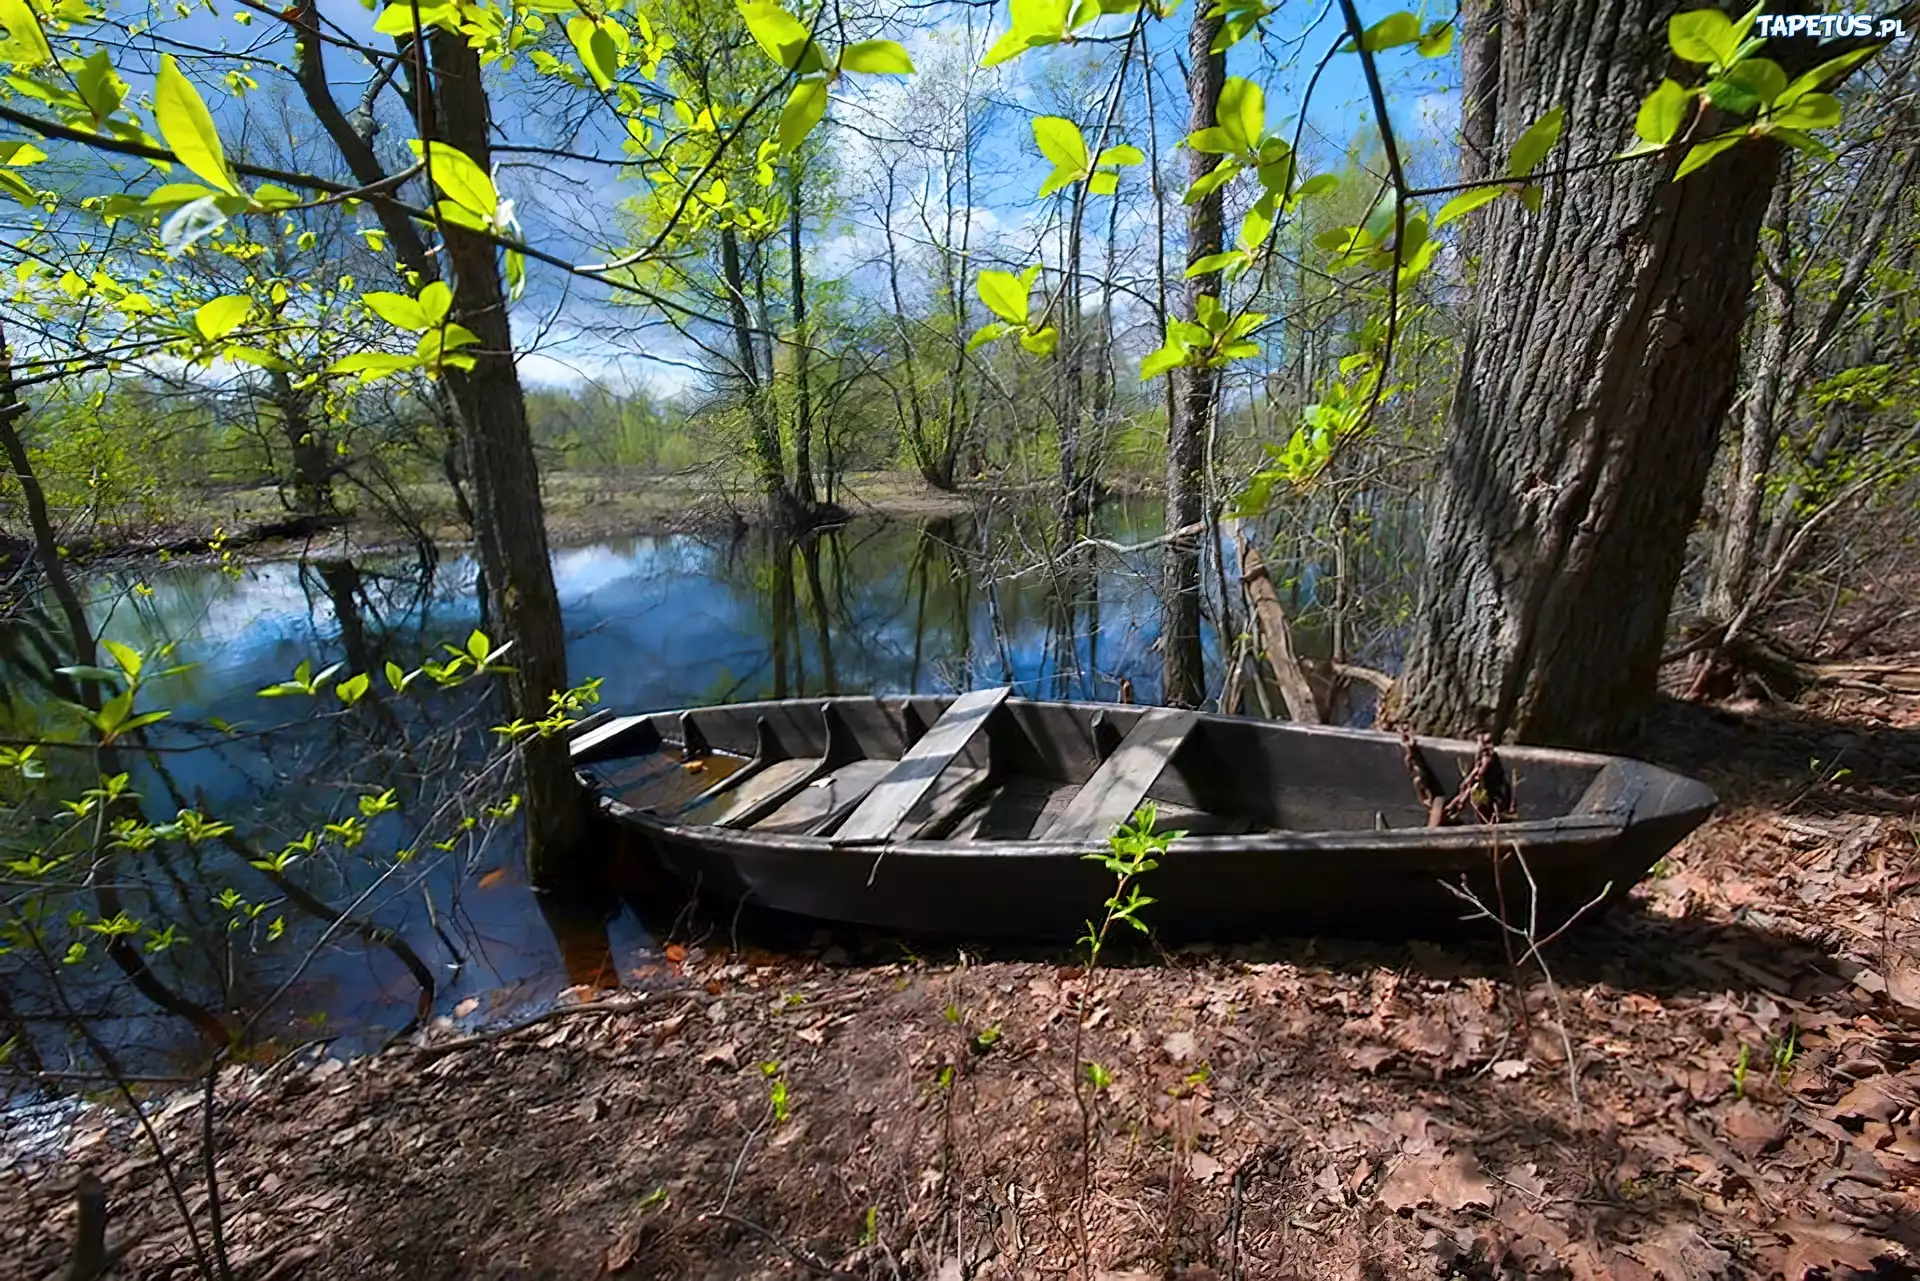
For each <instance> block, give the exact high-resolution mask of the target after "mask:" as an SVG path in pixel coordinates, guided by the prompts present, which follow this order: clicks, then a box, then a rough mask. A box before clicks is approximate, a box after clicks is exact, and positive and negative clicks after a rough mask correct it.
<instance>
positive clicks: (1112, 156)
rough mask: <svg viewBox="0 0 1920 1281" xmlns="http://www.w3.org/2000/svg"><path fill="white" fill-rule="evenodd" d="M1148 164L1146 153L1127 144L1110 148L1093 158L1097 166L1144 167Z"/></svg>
mask: <svg viewBox="0 0 1920 1281" xmlns="http://www.w3.org/2000/svg"><path fill="white" fill-rule="evenodd" d="M1146 162H1147V156H1146V153H1145V152H1143V151H1141V150H1140V148H1138V147H1136V146H1134V145H1133V144H1132V143H1126V142H1123V143H1121V144H1120V145H1119V146H1117V147H1108V148H1107V149H1106V150H1105V151H1102V152H1101V153H1100V154H1099V155H1097V156H1095V157H1094V158H1093V163H1094V164H1096V165H1143V164H1145V163H1146Z"/></svg>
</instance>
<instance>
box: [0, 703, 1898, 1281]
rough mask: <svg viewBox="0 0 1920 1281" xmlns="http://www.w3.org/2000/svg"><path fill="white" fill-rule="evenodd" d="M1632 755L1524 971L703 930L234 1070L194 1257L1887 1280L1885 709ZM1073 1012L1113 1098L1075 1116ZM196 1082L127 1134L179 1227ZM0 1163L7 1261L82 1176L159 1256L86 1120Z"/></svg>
mask: <svg viewBox="0 0 1920 1281" xmlns="http://www.w3.org/2000/svg"><path fill="white" fill-rule="evenodd" d="M1639 752H1640V754H1642V755H1645V756H1648V757H1651V758H1653V759H1656V760H1658V761H1661V762H1663V763H1666V764H1669V765H1672V766H1675V767H1678V768H1680V769H1683V770H1686V771H1688V772H1690V773H1692V774H1695V775H1696V776H1698V777H1701V778H1703V779H1704V780H1706V781H1707V782H1709V783H1710V784H1711V785H1712V786H1714V787H1715V788H1716V789H1717V790H1718V792H1719V794H1720V797H1721V799H1722V807H1721V810H1720V812H1719V813H1718V814H1717V815H1716V816H1715V817H1714V818H1713V819H1712V820H1710V821H1709V822H1708V823H1707V824H1706V825H1705V826H1704V827H1703V828H1702V829H1701V830H1700V831H1699V832H1697V833H1696V834H1694V835H1693V836H1692V837H1690V838H1689V839H1688V840H1687V841H1686V842H1685V843H1684V844H1682V845H1681V846H1680V847H1679V848H1678V849H1677V850H1676V851H1675V852H1674V853H1673V855H1672V856H1671V857H1670V858H1668V859H1667V860H1666V862H1665V863H1664V864H1663V865H1662V866H1661V867H1660V868H1659V869H1657V872H1658V874H1657V875H1656V876H1654V877H1653V878H1650V879H1649V880H1648V881H1647V882H1645V883H1644V884H1642V885H1641V886H1640V887H1638V888H1637V889H1636V890H1635V891H1634V893H1633V896H1632V898H1631V900H1630V902H1628V903H1626V904H1623V905H1622V906H1621V907H1620V908H1619V909H1617V910H1616V911H1614V912H1613V913H1612V914H1610V915H1608V916H1606V917H1604V918H1602V919H1600V920H1598V921H1595V922H1590V923H1588V924H1586V925H1584V926H1583V927H1581V928H1579V929H1576V930H1575V931H1573V932H1571V933H1570V934H1568V935H1567V936H1566V937H1565V938H1564V939H1562V940H1560V941H1559V942H1558V943H1556V944H1555V945H1554V946H1553V947H1552V948H1551V950H1550V951H1549V953H1548V956H1549V963H1550V965H1551V971H1552V982H1551V983H1549V982H1548V981H1547V980H1546V979H1545V978H1543V977H1542V976H1541V975H1540V974H1539V973H1538V972H1537V971H1536V972H1533V973H1530V974H1529V975H1527V976H1526V977H1525V979H1524V980H1523V981H1522V982H1520V983H1519V984H1518V985H1517V987H1516V983H1515V981H1514V978H1513V975H1512V972H1511V971H1510V970H1509V968H1508V966H1507V963H1506V961H1505V959H1504V957H1503V956H1502V955H1501V954H1500V952H1499V951H1498V950H1497V949H1494V948H1482V949H1472V948H1469V949H1465V950H1460V949H1443V948H1439V947H1434V946H1427V945H1420V944H1414V945H1408V946H1398V947H1392V946H1366V945H1352V944H1333V943H1328V942H1326V941H1320V942H1298V943H1280V944H1273V945H1264V946H1256V947H1235V948H1231V949H1218V948H1210V947H1200V948H1188V949H1184V950H1180V951H1177V952H1174V953H1172V954H1170V955H1169V954H1162V955H1157V956H1156V955H1154V954H1152V953H1151V952H1149V953H1146V954H1143V955H1141V956H1139V957H1134V958H1130V959H1128V960H1126V961H1125V962H1123V963H1120V964H1117V965H1115V966H1113V967H1111V968H1105V969H1102V970H1101V971H1100V972H1098V973H1097V974H1096V975H1095V976H1094V977H1093V979H1092V982H1091V988H1090V991H1088V989H1086V988H1084V987H1083V980H1082V978H1081V977H1080V976H1079V975H1078V974H1077V972H1076V971H1074V970H1072V969H1071V968H1067V967H1065V966H1064V965H1063V964H1062V962H1061V959H1060V958H1058V957H1055V958H1052V959H1034V958H1033V957H1032V956H1031V955H1029V956H1026V957H1020V956H994V955H992V954H985V955H978V954H977V955H970V956H963V955H957V954H955V953H954V952H952V951H948V952H947V953H946V954H945V956H944V957H936V956H933V955H928V956H926V957H914V956H912V955H909V954H907V953H905V951H904V949H903V948H901V947H900V946H899V945H898V944H888V943H886V942H884V941H880V940H868V941H865V942H862V941H858V940H850V939H844V938H843V939H841V940H839V941H834V942H831V943H829V941H828V940H826V939H816V940H815V942H816V944H817V945H818V946H816V947H814V948H812V949H809V950H806V951H803V952H802V953H801V954H800V955H796V956H787V957H773V956H766V955H755V954H752V953H743V954H729V952H728V951H727V950H726V949H725V948H724V947H722V946H719V944H720V943H721V942H723V941H724V940H725V939H726V937H727V933H726V929H725V926H724V925H722V926H721V927H720V928H719V929H717V930H714V931H712V932H711V933H709V934H708V935H706V936H704V937H702V936H699V935H695V936H693V937H689V938H687V939H685V940H683V941H681V942H676V943H673V944H671V945H669V946H668V947H666V948H665V949H664V951H663V952H662V953H661V955H660V956H659V959H658V961H657V963H655V964H652V965H650V966H649V967H648V969H647V971H646V972H642V973H636V974H633V975H623V976H621V981H622V982H623V984H625V986H626V990H625V991H622V992H619V993H615V994H611V995H603V996H601V997H599V998H596V999H590V1000H587V1001H586V1002H584V1003H582V1004H579V1005H575V1006H567V1007H562V1008H561V1009H559V1010H557V1011H554V1012H552V1013H551V1014H550V1015H548V1016H545V1017H544V1018H543V1019H542V1020H541V1021H539V1022H537V1023H535V1024H533V1025H532V1026H527V1027H520V1028H511V1027H510V1028H505V1029H495V1030H492V1031H481V1032H479V1033H472V1032H470V1031H468V1030H467V1029H463V1028H458V1027H454V1026H452V1025H451V1024H450V1022H449V1021H448V1020H446V1019H442V1020H439V1022H438V1023H437V1024H436V1025H435V1026H434V1027H432V1028H429V1029H427V1030H426V1031H425V1032H424V1033H423V1034H422V1037H421V1039H420V1040H419V1041H418V1042H417V1043H415V1044H408V1045H403V1046H399V1047H395V1048H391V1049H389V1050H388V1051H386V1052H384V1053H382V1054H379V1055H377V1056H373V1057H369V1058H366V1059H362V1060H359V1061H356V1062H349V1063H342V1062H340V1061H338V1060H324V1061H320V1062H317V1063H311V1062H300V1063H297V1064H293V1065H286V1066H282V1067H281V1068H280V1069H279V1070H277V1071H273V1072H271V1073H270V1074H269V1075H267V1076H266V1077H264V1078H260V1077H246V1078H243V1077H242V1076H241V1075H240V1074H238V1073H235V1074H233V1075H232V1076H231V1077H230V1079H229V1080H228V1081H227V1082H226V1083H224V1085H223V1087H222V1089H221V1091H220V1094H219V1096H218V1097H219V1103H218V1105H217V1108H216V1114H217V1115H216V1132H217V1134H218V1136H219V1143H220V1157H219V1161H218V1170H219V1187H220V1189H221V1196H222V1199H223V1203H224V1212H225V1235H226V1242H227V1248H228V1249H229V1251H230V1252H231V1255H232V1259H233V1265H234V1266H233V1274H234V1276H236V1277H238V1278H241V1279H242V1281H263V1279H265V1278H288V1277H297V1276H312V1277H349V1276H351V1277H393V1278H407V1279H408V1281H420V1279H426V1278H441V1277H445V1278H455V1277H576V1278H591V1277H599V1276H619V1277H636V1278H643V1277H644V1278H653V1277H658V1278H668V1277H674V1278H680V1277H685V1278H714V1279H716V1281H718V1279H719V1278H734V1277H755V1278H761V1277H764V1278H774V1277H801V1276H817V1277H841V1278H893V1277H921V1278H936V1279H938V1281H952V1279H958V1278H1029V1277H1060V1278H1065V1277H1069V1276H1080V1275H1083V1273H1082V1272H1081V1266H1080V1259H1081V1255H1082V1248H1083V1247H1082V1235H1081V1233H1082V1229H1081V1227H1080V1224H1081V1222H1082V1216H1084V1224H1085V1228H1084V1231H1085V1240H1086V1242H1087V1243H1088V1245H1087V1247H1086V1248H1087V1249H1088V1250H1089V1251H1090V1254H1091V1257H1092V1259H1093V1260H1094V1262H1095V1272H1096V1275H1099V1276H1105V1277H1107V1278H1110V1279H1113V1281H1117V1279H1118V1278H1152V1277H1161V1278H1183V1279H1184V1281H1205V1279H1208V1278H1214V1279H1218V1278H1232V1277H1246V1278H1284V1277H1298V1278H1346V1277H1354V1278H1386V1277H1414V1276H1427V1277H1431V1276H1459V1277H1513V1278H1519V1277H1566V1278H1616V1279H1618V1281H1642V1279H1647V1278H1656V1277H1664V1278H1667V1279H1668V1281H1680V1279H1682V1278H1688V1279H1691V1278H1769V1277H1775V1276H1784V1277H1787V1278H1791V1279H1792V1281H1805V1279H1806V1278H1844V1277H1860V1276H1876V1277H1882V1278H1884V1277H1894V1276H1905V1277H1911V1276H1916V1275H1920V1268H1916V1262H1915V1261H1916V1260H1920V820H1917V819H1916V814H1920V699H1915V698H1913V697H1911V696H1902V695H1894V694H1876V693H1872V692H1868V691H1864V690H1842V691H1838V692H1835V691H1831V690H1828V691H1822V692H1819V693H1818V694H1816V695H1815V696H1813V697H1812V698H1811V699H1809V700H1807V701H1804V702H1802V703H1801V704H1799V705H1797V706H1786V707H1781V706H1774V707H1760V706H1754V705H1747V706H1737V707H1725V708H1706V707H1700V706H1693V705H1687V704H1677V703H1670V704H1667V705H1665V706H1664V708H1663V709H1662V711H1661V712H1660V714H1659V718H1658V720H1657V723H1656V724H1655V725H1654V726H1653V728H1652V730H1651V731H1650V733H1649V734H1648V736H1647V738H1646V739H1645V741H1644V742H1643V743H1642V744H1641V745H1640V747H1639ZM1083 991H1088V994H1087V995H1086V996H1085V997H1084V998H1082V997H1081V996H1080V995H1079V994H1080V993H1082V992H1083ZM1082 1001H1084V1004H1082V1003H1081V1002H1082ZM1076 1010H1084V1012H1085V1018H1086V1031H1085V1038H1086V1039H1085V1045H1084V1048H1083V1050H1082V1056H1083V1058H1084V1059H1085V1060H1087V1061H1090V1062H1093V1063H1098V1064H1100V1065H1102V1066H1103V1067H1104V1068H1105V1069H1106V1071H1107V1072H1109V1073H1110V1074H1111V1078H1112V1080H1111V1084H1110V1085H1108V1086H1107V1087H1106V1088H1105V1089H1104V1090H1101V1091H1099V1092H1098V1094H1097V1096H1092V1102H1091V1112H1090V1113H1089V1119H1088V1120H1087V1121H1086V1122H1085V1129H1084V1131H1083V1118H1082V1114H1081V1112H1080V1109H1079V1106H1078V1104H1077V1102H1076V1094H1075V1090H1074V1088H1073V1084H1072V1082H1073V1071H1072V1068H1073V1062H1072V1054H1073V1051H1072V1045H1073V1038H1074V1030H1073V1029H1074V1022H1075V1017H1076ZM1569 1056H1571V1057H1569ZM198 1100H199V1093H198V1091H194V1090H189V1091H186V1092H184V1093H183V1094H181V1095H180V1096H179V1097H178V1098H176V1099H174V1100H173V1101H171V1102H168V1103H167V1104H166V1105H165V1106H164V1108H163V1109H162V1111H161V1116H160V1120H159V1122H158V1127H157V1128H158V1132H159V1133H160V1134H161V1135H162V1136H164V1137H165V1139H166V1140H167V1141H168V1142H169V1144H170V1145H172V1146H173V1147H174V1159H175V1160H176V1161H178V1162H180V1165H179V1166H178V1170H177V1172H178V1175H179V1177H180V1179H181V1180H182V1183H183V1185H184V1186H183V1195H184V1198H185V1201H186V1203H187V1204H188V1205H189V1206H191V1207H192V1208H193V1210H194V1211H195V1213H196V1216H197V1217H198V1218H199V1219H200V1221H201V1222H202V1224H204V1222H205V1211H206V1208H207V1194H206V1191H205V1183H204V1178H203V1175H202V1173H201V1171H200V1170H199V1168H198V1166H197V1164H196V1162H197V1157H196V1156H195V1155H194V1154H195V1152H196V1147H195V1145H196V1144H197V1142H198V1139H199V1135H200V1133H201V1129H200V1127H201V1125H202V1117H201V1116H200V1112H199V1106H200V1105H199V1102H198ZM1083 1133H1084V1136H1085V1137H1084V1138H1083ZM1083 1160H1084V1161H1085V1162H1086V1165H1085V1167H1084V1168H1085V1170H1086V1173H1084V1174H1083V1164H1082V1163H1083ZM0 1167H4V1168H0V1204H4V1205H6V1206H7V1207H8V1212H7V1213H6V1214H5V1215H3V1216H0V1260H10V1261H11V1262H0V1273H4V1274H5V1275H6V1276H7V1277H9V1278H11V1277H14V1276H25V1277H30V1278H36V1279H37V1278H39V1277H42V1276H45V1275H47V1274H49V1273H51V1272H53V1271H55V1270H56V1268H57V1265H58V1263H59V1260H60V1258H61V1256H62V1252H63V1251H64V1250H65V1249H66V1248H67V1243H68V1242H70V1241H71V1240H72V1239H73V1234H74V1231H75V1208H74V1200H73V1196H72V1188H73V1186H74V1182H73V1181H74V1178H75V1176H76V1173H77V1172H78V1171H82V1170H85V1171H90V1172H92V1173H94V1174H95V1175H97V1176H98V1177H99V1178H101V1179H102V1180H104V1182H105V1183H106V1185H107V1186H108V1188H109V1189H110V1190H111V1192H112V1195H113V1198H114V1200H113V1220H112V1223H113V1234H114V1235H116V1236H118V1235H122V1234H125V1235H126V1236H127V1237H129V1238H131V1239H133V1240H134V1244H133V1246H132V1248H131V1250H130V1252H129V1254H128V1255H127V1258H126V1260H125V1261H124V1262H123V1264H122V1270H121V1272H120V1273H118V1274H117V1275H126V1276H136V1277H142V1278H161V1277H184V1276H187V1275H189V1265H188V1260H189V1258H190V1248H189V1245H188V1242H187V1239H186V1237H185V1235H184V1233H183V1232H182V1230H181V1229H180V1227H179V1226H178V1219H177V1217H176V1215H175V1211H174V1207H173V1205H172V1204H171V1203H170V1201H169V1198H168V1196H167V1195H166V1194H165V1193H164V1190H163V1189H164V1184H163V1180H162V1177H161V1176H162V1170H161V1167H160V1165H159V1163H158V1162H157V1161H156V1160H155V1157H154V1154H153V1152H152V1150H151V1148H150V1147H148V1146H147V1145H146V1144H145V1142H144V1141H142V1140H140V1139H139V1137H138V1135H137V1132H136V1131H134V1130H133V1128H132V1127H131V1126H130V1125H129V1124H128V1123H127V1122H126V1121H125V1120H124V1119H119V1120H115V1119H113V1118H112V1115H111V1113H109V1112H107V1111H104V1110H102V1111H99V1112H97V1113H95V1114H93V1115H92V1117H91V1119H88V1120H85V1121H83V1122H82V1123H80V1124H78V1125H77V1126H76V1127H75V1128H74V1129H73V1131H72V1133H71V1135H70V1136H69V1141H68V1142H67V1145H66V1149H65V1151H64V1152H63V1153H60V1154H57V1155H55V1156H53V1157H49V1158H42V1159H40V1160H37V1161H33V1162H26V1161H22V1160H18V1159H15V1160H13V1161H12V1162H11V1163H9V1162H8V1161H6V1160H5V1159H0ZM202 1232H203V1235H204V1227H203V1228H202ZM22 1265H24V1268H23V1270H22V1271H19V1272H15V1271H12V1270H10V1269H13V1268H19V1267H22Z"/></svg>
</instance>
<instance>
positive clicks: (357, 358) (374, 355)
mask: <svg viewBox="0 0 1920 1281" xmlns="http://www.w3.org/2000/svg"><path fill="white" fill-rule="evenodd" d="M419 367H420V358H419V357H418V356H398V355H394V354H393V353H391V352H385V351H357V352H355V353H354V354H353V355H351V356H344V357H342V358H341V359H339V360H336V361H334V362H333V363H332V364H331V365H328V366H327V372H328V373H330V374H359V375H360V381H361V382H368V383H370V382H373V381H374V380H375V379H377V378H385V377H386V376H387V375H389V374H397V373H399V372H400V371H401V370H403V369H418V368H419Z"/></svg>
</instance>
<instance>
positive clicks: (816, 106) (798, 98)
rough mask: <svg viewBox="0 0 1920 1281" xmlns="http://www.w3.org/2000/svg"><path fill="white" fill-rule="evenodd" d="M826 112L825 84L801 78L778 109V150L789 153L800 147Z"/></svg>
mask: <svg viewBox="0 0 1920 1281" xmlns="http://www.w3.org/2000/svg"><path fill="white" fill-rule="evenodd" d="M826 114H827V86H826V83H825V82H824V81H820V80H803V81H801V82H800V83H799V84H797V85H795V86H794V87H793V92H792V93H791V94H788V95H787V105H786V106H784V107H782V108H781V109H780V150H782V151H784V152H786V153H788V154H789V155H791V154H792V153H794V152H795V151H798V150H799V149H800V144H801V143H803V142H805V141H806V140H807V135H808V134H810V133H812V132H813V127H814V126H815V125H817V124H819V123H820V117H822V116H824V115H826Z"/></svg>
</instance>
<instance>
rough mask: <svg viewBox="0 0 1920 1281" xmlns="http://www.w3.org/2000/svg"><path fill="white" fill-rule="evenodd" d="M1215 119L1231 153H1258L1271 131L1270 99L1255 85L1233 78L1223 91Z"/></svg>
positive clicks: (1239, 77) (1251, 82) (1243, 79)
mask: <svg viewBox="0 0 1920 1281" xmlns="http://www.w3.org/2000/svg"><path fill="white" fill-rule="evenodd" d="M1214 119H1215V120H1216V121H1218V124H1219V129H1220V132H1221V134H1222V135H1223V136H1224V137H1225V139H1226V143H1227V147H1226V150H1227V151H1228V152H1230V153H1231V152H1238V153H1247V152H1252V151H1255V150H1257V149H1258V147H1259V145H1260V136H1261V134H1263V133H1265V132H1266V128H1267V100H1266V95H1265V94H1263V93H1262V92H1261V90H1260V86H1259V85H1257V84H1255V83H1254V82H1253V81H1251V80H1248V79H1245V78H1243V77H1241V76H1232V77H1230V78H1229V79H1228V80H1227V82H1226V83H1225V84H1224V85H1222V86H1221V88H1220V106H1219V110H1218V111H1217V112H1216V113H1215V116H1214Z"/></svg>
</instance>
